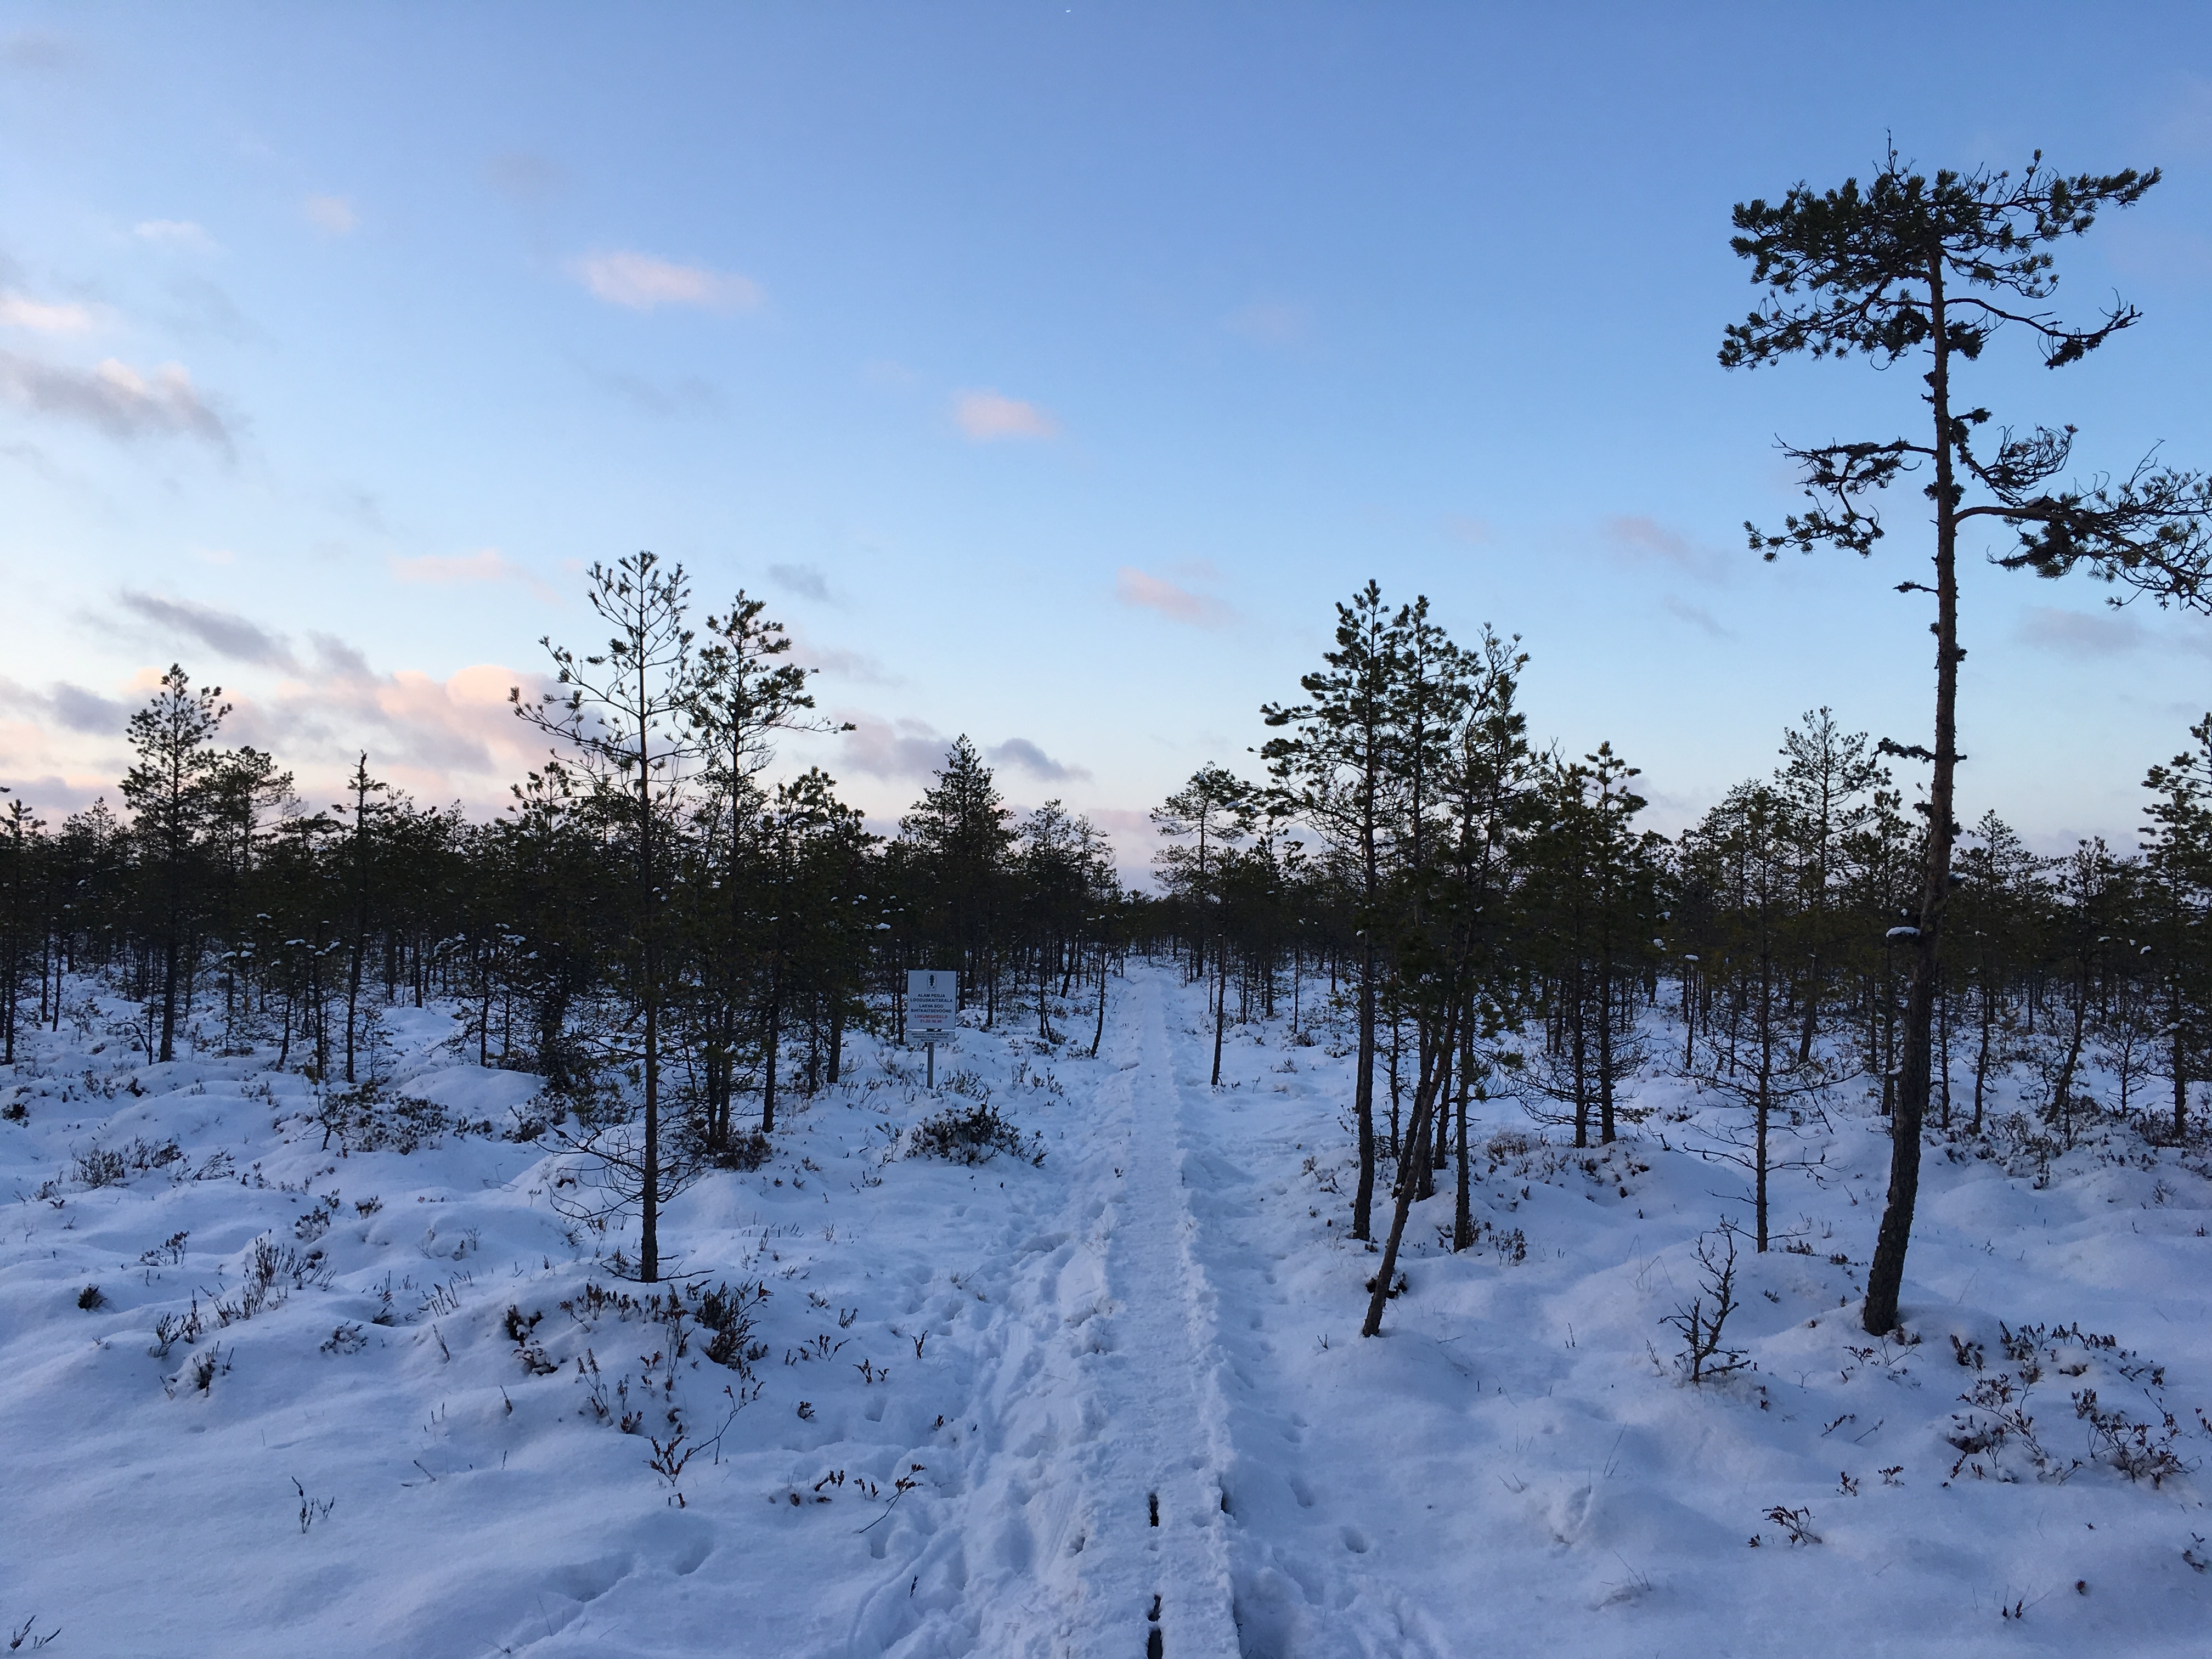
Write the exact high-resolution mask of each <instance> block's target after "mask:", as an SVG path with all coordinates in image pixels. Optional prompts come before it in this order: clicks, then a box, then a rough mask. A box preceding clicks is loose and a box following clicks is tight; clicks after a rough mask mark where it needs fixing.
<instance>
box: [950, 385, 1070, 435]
mask: <svg viewBox="0 0 2212 1659" xmlns="http://www.w3.org/2000/svg"><path fill="white" fill-rule="evenodd" d="M952 423H953V424H954V425H955V426H957V427H958V428H960V430H961V431H962V432H963V434H965V435H967V437H968V438H969V439H970V440H971V441H974V442H976V443H979V444H987V443H998V442H1002V441H1005V440H1006V439H1009V438H1054V437H1057V436H1059V435H1060V422H1058V421H1056V420H1054V418H1053V416H1051V414H1050V413H1049V412H1048V411H1047V410H1042V409H1040V408H1039V407H1037V405H1036V404H1032V403H1025V402H1024V401H1023V400H1022V399H1021V398H1009V397H1007V396H1006V395H1005V394H1004V393H1002V392H991V391H987V390H979V391H974V392H955V393H954V394H953V396H952Z"/></svg>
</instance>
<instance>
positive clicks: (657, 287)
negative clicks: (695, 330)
mask: <svg viewBox="0 0 2212 1659" xmlns="http://www.w3.org/2000/svg"><path fill="white" fill-rule="evenodd" d="M568 270H569V274H570V275H572V276H574V277H575V279H576V280H577V281H578V282H580V283H582V284H583V285H584V289H585V291H586V293H588V294H589V295H591V296H592V298H593V299H595V300H600V301H605V303H607V304H608V305H611V306H621V307H623V308H624V309H625V310H629V311H653V310H657V309H658V308H659V307H662V306H696V307H700V308H701V309H702V310H706V311H750V310H752V309H754V308H755V307H757V306H758V305H759V304H760V302H761V300H762V298H763V295H762V293H761V287H760V284H759V283H756V282H754V281H753V280H752V278H751V277H750V276H738V274H737V273H736V272H735V271H727V270H713V269H711V268H710V267H708V266H706V265H697V264H681V263H679V262H678V261H676V260H673V259H657V258H653V255H651V254H650V253H638V252H630V251H628V250H623V249H615V250H610V251H607V252H598V253H586V254H583V255H580V256H579V257H578V258H574V259H571V260H570V261H569V262H568Z"/></svg>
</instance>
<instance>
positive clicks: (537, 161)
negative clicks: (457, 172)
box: [484, 149, 568, 202]
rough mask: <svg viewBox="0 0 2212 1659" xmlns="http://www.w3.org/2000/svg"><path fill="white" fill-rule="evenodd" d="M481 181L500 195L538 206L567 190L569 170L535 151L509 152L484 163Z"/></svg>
mask: <svg viewBox="0 0 2212 1659" xmlns="http://www.w3.org/2000/svg"><path fill="white" fill-rule="evenodd" d="M484 178H485V179H486V180H487V181H489V184H490V185H491V187H492V188H493V189H494V190H495V191H498V192H499V193H500V194H501V195H502V196H507V197H512V198H513V199H514V200H515V201H518V202H539V201H543V200H544V199H545V198H546V197H549V196H556V195H558V194H559V193H560V192H561V191H564V190H566V189H567V188H568V168H566V167H562V165H561V164H560V163H559V162H558V161H555V160H553V159H552V157H550V156H549V155H538V153H537V152H536V151H535V150H527V149H511V150H508V151H507V152H505V153H504V154H502V155H495V156H493V157H492V158H491V160H489V161H486V162H485V163H484Z"/></svg>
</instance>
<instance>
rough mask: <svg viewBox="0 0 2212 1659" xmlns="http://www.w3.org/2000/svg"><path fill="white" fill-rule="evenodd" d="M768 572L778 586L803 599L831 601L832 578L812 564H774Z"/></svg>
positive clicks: (822, 601) (821, 601)
mask: <svg viewBox="0 0 2212 1659" xmlns="http://www.w3.org/2000/svg"><path fill="white" fill-rule="evenodd" d="M768 574H769V577H770V578H771V579H772V580H774V581H775V584H776V586H779V587H781V588H783V589H785V590H787V592H793V593H796V594H798V595H799V598H801V599H814V600H817V601H819V602H820V603H822V604H823V605H827V604H829V578H828V577H827V576H824V575H823V574H822V573H821V572H820V571H819V570H817V569H816V568H814V567H813V566H812V565H811V564H772V565H770V566H769V568H768Z"/></svg>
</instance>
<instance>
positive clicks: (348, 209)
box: [300, 196, 361, 236]
mask: <svg viewBox="0 0 2212 1659" xmlns="http://www.w3.org/2000/svg"><path fill="white" fill-rule="evenodd" d="M300 210H301V212H302V213H305V214H306V215H307V222H309V223H310V224H312V225H313V226H315V227H316V228H318V229H319V230H326V231H328V232H330V234H331V235H333V236H350V235H351V234H353V233H354V231H355V229H356V228H357V227H358V226H359V225H360V223H361V215H360V214H359V213H357V212H356V211H355V210H354V205H353V204H352V203H351V202H349V201H348V200H346V198H345V197H343V196H310V197H307V200H306V201H304V202H302V203H301V204H300Z"/></svg>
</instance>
